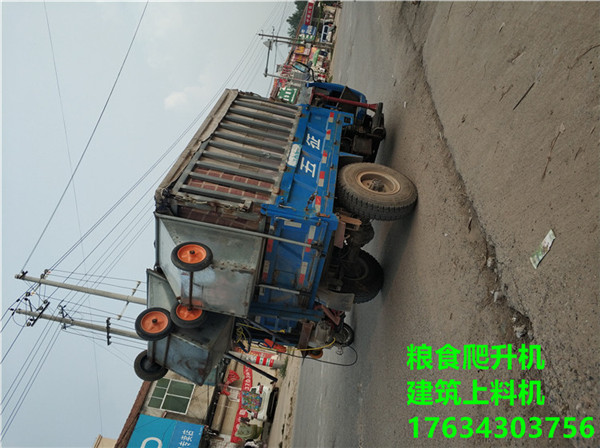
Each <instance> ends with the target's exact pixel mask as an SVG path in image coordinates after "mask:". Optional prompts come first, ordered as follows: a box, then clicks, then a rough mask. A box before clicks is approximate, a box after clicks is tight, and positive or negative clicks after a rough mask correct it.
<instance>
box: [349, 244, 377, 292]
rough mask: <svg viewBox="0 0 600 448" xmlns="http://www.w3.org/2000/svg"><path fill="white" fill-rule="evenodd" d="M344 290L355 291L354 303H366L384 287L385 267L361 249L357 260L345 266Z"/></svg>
mask: <svg viewBox="0 0 600 448" xmlns="http://www.w3.org/2000/svg"><path fill="white" fill-rule="evenodd" d="M342 282H343V285H342V292H350V293H354V303H365V302H368V301H369V300H372V299H374V298H375V296H377V294H379V291H381V288H382V287H383V269H382V267H381V265H380V264H379V262H378V261H377V260H376V259H375V258H373V256H371V255H370V254H368V253H367V252H365V251H364V250H362V249H361V251H360V252H359V253H358V257H356V262H355V263H352V264H349V265H348V266H345V268H344V276H343V277H342Z"/></svg>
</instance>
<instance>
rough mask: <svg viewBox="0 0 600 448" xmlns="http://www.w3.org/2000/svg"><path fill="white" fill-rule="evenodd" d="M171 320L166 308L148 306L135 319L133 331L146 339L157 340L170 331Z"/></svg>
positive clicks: (171, 326)
mask: <svg viewBox="0 0 600 448" xmlns="http://www.w3.org/2000/svg"><path fill="white" fill-rule="evenodd" d="M172 328H173V322H172V321H171V317H170V316H169V313H168V312H167V310H164V309H162V308H157V307H156V308H148V309H147V310H145V311H143V312H142V313H140V315H139V316H138V317H137V319H136V321H135V331H136V332H137V334H138V335H139V336H140V337H141V338H142V339H145V340H146V341H157V340H159V339H162V338H164V337H165V336H166V335H168V334H169V333H170V332H171V329H172Z"/></svg>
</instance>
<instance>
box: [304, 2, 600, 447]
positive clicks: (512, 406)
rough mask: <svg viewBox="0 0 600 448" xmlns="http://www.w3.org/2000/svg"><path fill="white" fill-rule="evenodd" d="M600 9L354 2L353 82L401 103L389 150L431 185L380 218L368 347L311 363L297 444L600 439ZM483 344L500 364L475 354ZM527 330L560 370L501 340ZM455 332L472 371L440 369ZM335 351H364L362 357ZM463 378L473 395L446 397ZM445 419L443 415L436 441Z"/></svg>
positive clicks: (421, 184) (460, 388)
mask: <svg viewBox="0 0 600 448" xmlns="http://www.w3.org/2000/svg"><path fill="white" fill-rule="evenodd" d="M599 10H600V6H599V4H597V3H587V4H581V3H578V4H570V3H569V4H566V3H425V2H422V3H418V2H416V3H411V2H404V3H371V2H367V3H350V2H344V3H343V8H342V10H341V11H340V14H341V15H340V17H339V27H338V30H337V43H336V50H335V55H334V63H333V74H334V81H335V82H339V83H345V84H348V85H350V86H351V87H354V88H356V89H358V90H361V91H363V92H364V93H365V94H366V95H367V97H368V99H369V101H370V102H377V101H382V102H384V112H385V118H386V128H387V131H388V134H387V138H386V140H385V141H384V142H383V144H382V147H381V150H380V155H379V157H378V162H379V163H383V164H386V165H389V166H391V167H394V168H396V169H397V170H399V171H400V172H402V173H404V174H405V175H407V176H408V177H410V178H411V179H412V180H413V181H414V182H415V184H416V185H417V188H418V190H419V200H418V204H417V208H416V210H415V212H414V214H413V215H411V216H410V217H408V218H406V219H404V220H402V221H397V222H378V223H375V230H376V237H375V240H374V241H372V242H371V243H370V244H369V245H368V246H367V247H366V249H367V250H368V251H369V252H370V253H371V254H373V255H374V256H375V257H376V258H377V259H378V260H379V261H380V262H381V264H382V266H383V268H384V270H385V273H386V280H385V286H384V288H383V291H382V292H381V294H380V295H379V296H378V297H377V298H376V299H374V300H373V301H371V302H369V303H367V304H363V305H359V306H356V307H355V310H354V312H353V314H352V316H351V317H350V323H351V325H352V326H353V327H354V328H355V331H356V342H355V344H354V348H355V350H356V353H357V354H358V355H357V356H358V360H357V361H356V363H355V364H354V365H353V366H346V367H344V366H338V365H332V364H325V363H319V362H316V361H313V360H308V359H307V360H305V361H304V364H303V366H302V371H301V378H300V386H299V391H298V397H297V405H296V410H295V423H294V432H293V446H295V447H354V446H358V447H365V448H367V447H369V448H370V447H413V446H414V447H416V446H424V447H438V446H444V447H446V446H460V447H464V446H492V445H493V446H536V447H537V446H542V447H545V446H553V447H562V446H567V447H570V446H577V447H588V446H589V447H598V446H600V435H599V434H600V411H599V399H600V398H599V397H600V387H599V382H598V378H599V373H598V372H599V371H600V362H599V361H600V358H599V354H598V348H599V347H600V339H599V335H600V325H599V322H600V320H599V312H598V311H599V310H598V273H599V257H598V254H599V253H600V252H599V250H598V249H599V244H598V242H599V241H598V237H599V229H598V212H599V203H600V201H599V185H600V183H599V182H598V180H599V179H598V177H599V172H600V171H599V164H598V155H599V151H598V149H599V148H598V146H599V143H598V142H599V137H598V136H599V133H600V125H599V122H598V115H599V107H598V104H599V92H598V72H599V71H600V67H599V66H598V57H599V55H600V31H599V27H598V23H600V14H599ZM596 69H597V70H596ZM550 230H553V232H554V234H555V236H556V239H555V240H554V244H553V246H552V248H551V249H550V251H549V252H548V254H547V255H546V257H545V258H544V259H543V261H542V262H541V264H540V265H539V266H538V268H537V269H534V267H533V266H532V264H531V262H530V260H529V257H530V256H531V255H532V254H533V253H534V252H535V250H536V249H537V248H538V246H539V245H540V243H541V242H542V240H543V239H544V237H545V236H546V235H547V234H548V232H549V231H550ZM411 344H412V345H413V346H419V347H422V349H423V350H424V351H423V353H425V355H426V353H427V350H428V349H431V351H432V354H433V356H432V365H431V368H428V367H426V366H425V364H427V362H426V361H427V359H428V358H427V356H423V357H421V358H420V359H421V361H422V362H423V363H424V365H423V368H422V369H418V368H417V366H416V365H413V369H411V368H410V366H409V365H408V363H407V361H408V356H407V352H408V349H407V347H409V346H410V345H411ZM448 344H449V345H450V346H451V347H450V348H449V347H448ZM470 344H473V345H479V346H481V347H480V350H483V351H480V354H481V355H482V358H480V361H482V362H481V363H480V366H479V367H480V368H475V367H473V368H471V369H465V368H463V366H464V364H463V363H464V358H466V356H464V354H465V350H466V349H465V345H470ZM508 344H512V347H513V351H514V352H516V353H517V354H518V349H519V348H520V347H521V344H525V347H526V350H528V351H527V352H526V353H529V354H534V352H533V351H531V349H530V348H527V347H531V346H534V347H539V350H540V355H541V359H543V360H544V363H543V369H541V368H536V367H541V365H540V364H541V363H539V364H535V365H534V366H532V368H529V369H525V370H524V369H523V368H522V366H521V364H520V362H519V361H518V359H515V360H514V361H513V365H512V370H509V368H508V361H507V360H506V359H502V358H498V357H496V356H495V354H496V353H503V352H502V351H495V350H496V349H493V348H492V347H493V346H498V345H500V346H503V345H504V346H507V345H508ZM443 347H445V353H448V350H452V349H456V350H459V351H460V353H459V354H458V355H457V359H458V362H459V365H458V367H459V368H458V369H455V368H452V367H450V368H446V369H440V366H439V362H440V359H441V357H440V356H439V355H438V354H436V353H435V351H436V350H439V349H441V348H443ZM486 349H487V350H488V354H489V355H490V356H489V357H488V358H487V363H486V362H485V361H486V358H485V356H483V355H484V354H485V350H486ZM492 352H494V356H491V355H492ZM496 359H497V360H498V361H499V365H498V367H497V368H495V369H494V368H493V364H494V363H495V360H496ZM323 360H326V361H329V362H335V363H338V364H352V363H354V362H355V353H354V352H353V351H352V350H345V352H344V354H343V355H342V356H338V355H336V353H335V352H330V353H328V354H327V356H326V357H325V358H323ZM486 367H487V368H486ZM496 380H497V381H499V382H500V383H502V384H500V383H496V387H495V390H496V391H498V390H499V391H500V392H498V393H495V396H496V397H498V396H500V397H501V398H497V399H496V400H497V401H496V402H497V405H495V404H494V401H493V399H492V396H493V394H492V388H494V386H493V384H494V381H496ZM440 381H442V383H439V382H440ZM411 382H413V383H414V385H413V383H411ZM458 382H460V383H458ZM474 382H476V383H474ZM417 384H418V385H419V386H421V387H420V389H417V388H416V385H417ZM452 384H454V390H455V391H456V392H455V395H454V396H455V397H456V396H457V397H460V400H461V401H460V404H455V403H456V402H457V401H456V399H452V400H449V401H448V396H447V395H446V404H444V401H441V400H442V398H443V397H444V395H443V391H444V390H445V389H444V388H445V387H446V388H447V387H448V385H452ZM409 386H410V387H409ZM413 386H414V387H413ZM498 386H500V387H498ZM521 387H522V388H523V389H521ZM536 387H539V391H538V390H536ZM478 388H480V389H478ZM511 388H514V390H513V389H511ZM416 390H417V391H420V392H422V394H421V395H419V394H416V395H415V394H413V392H415V391H416ZM409 391H411V392H410V393H409ZM523 391H527V394H529V393H530V392H531V396H530V397H529V398H527V397H526V395H524V392H523ZM411 394H412V395H411ZM536 394H537V395H536ZM409 395H410V397H409ZM511 396H513V398H512V399H511V398H510V397H511ZM409 398H410V400H411V401H413V403H411V404H408V402H409ZM428 400H431V403H432V404H414V403H415V402H418V403H427V402H428ZM528 400H531V402H530V403H529V404H528V403H527V401H528ZM464 401H467V402H469V401H471V402H477V403H479V404H465V403H463V402H464ZM485 401H488V403H487V404H485ZM511 402H512V403H511ZM542 402H543V404H542ZM414 417H418V418H419V432H418V437H417V438H415V423H414V422H415V420H414ZM425 417H435V418H439V419H440V421H439V425H438V426H437V427H436V429H435V430H434V431H433V434H432V437H431V438H429V437H428V435H429V432H430V428H431V425H432V424H431V422H430V421H425V420H424V418H425ZM452 417H455V418H456V420H455V423H457V427H458V428H457V430H456V433H453V430H452V428H451V426H452V420H448V422H449V424H448V425H447V426H446V428H445V433H446V434H445V435H444V428H443V421H444V420H446V419H451V418H452ZM552 417H558V419H559V420H558V424H557V426H556V428H554V434H553V437H550V436H549V434H550V432H551V431H552V430H553V428H552V426H553V420H551V418H552ZM568 417H571V418H573V419H574V422H575V426H576V430H575V432H576V436H575V437H573V438H565V437H564V436H565V435H566V436H569V435H570V434H571V432H572V430H571V429H569V424H570V423H571V422H572V421H571V420H567V421H566V422H567V423H568V424H567V425H565V418H568ZM586 417H594V420H595V422H594V424H595V426H597V427H598V428H597V430H596V432H597V433H598V434H596V435H595V436H594V437H592V438H587V437H584V436H585V434H583V435H582V431H583V432H584V433H585V432H586V431H588V430H587V429H586V428H582V427H581V423H582V422H584V423H585V421H584V419H585V418H586ZM461 418H462V420H461ZM488 418H489V419H490V425H489V429H490V431H489V433H488V437H487V438H486V436H485V432H486V427H485V424H484V425H483V426H480V425H481V423H482V422H484V421H485V420H486V419H488ZM503 418H504V419H506V430H505V429H503V427H502V424H503ZM520 418H522V419H523V420H521V419H520ZM536 418H537V419H540V420H537V419H536ZM410 419H413V420H411V422H409V420H410ZM469 419H470V420H469ZM546 419H550V420H546ZM469 421H472V423H469ZM538 421H539V422H541V423H540V425H539V429H537V428H536V426H537V424H538ZM511 423H512V426H511ZM521 425H524V427H523V429H521ZM565 427H566V429H565ZM471 432H472V433H471ZM538 433H539V434H541V436H540V437H539V438H532V436H535V435H537V434H538ZM461 435H462V437H461Z"/></svg>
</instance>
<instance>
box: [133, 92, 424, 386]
mask: <svg viewBox="0 0 600 448" xmlns="http://www.w3.org/2000/svg"><path fill="white" fill-rule="evenodd" d="M302 98H305V100H304V103H303V104H294V105H292V104H286V103H281V102H276V101H273V100H270V99H266V98H263V97H261V96H258V95H255V94H252V93H245V92H241V91H237V90H226V91H225V92H224V93H223V94H222V96H221V98H220V99H219V100H218V102H217V104H216V105H215V106H214V108H213V110H212V112H211V113H210V114H209V116H208V118H207V119H206V120H205V121H204V123H203V124H202V125H201V126H200V128H199V129H198V131H197V132H196V134H195V135H194V137H193V138H192V140H191V141H190V143H189V144H188V145H187V147H186V148H185V150H184V151H183V153H182V154H181V156H180V157H179V159H178V160H177V162H176V163H175V165H174V166H173V167H172V169H171V170H170V172H169V173H168V175H167V176H166V178H165V179H164V180H163V181H162V183H161V184H160V186H159V187H158V189H157V190H156V194H155V202H156V209H155V213H154V214H155V218H156V219H155V222H156V239H155V249H156V259H155V262H154V266H153V268H151V269H148V270H147V281H148V288H147V290H148V297H147V309H145V310H144V311H143V312H142V313H140V315H139V316H138V318H137V320H136V332H137V333H138V335H139V336H140V337H141V338H143V339H145V340H147V341H148V349H147V350H146V351H144V352H142V353H140V355H139V356H138V357H137V359H136V360H135V363H134V367H135V371H136V373H137V374H138V376H140V377H141V378H142V379H145V380H150V381H152V380H156V379H158V378H160V377H161V376H163V375H164V374H165V373H166V372H167V371H168V370H173V371H174V372H176V373H178V374H179V375H181V376H183V377H185V378H187V379H189V380H190V381H193V382H195V383H197V384H203V383H204V381H205V379H206V378H207V377H208V375H209V374H210V372H211V370H212V369H213V368H214V366H215V365H216V364H217V363H218V362H219V361H220V360H221V359H222V358H223V357H224V356H229V354H230V352H231V351H232V350H233V349H234V348H236V347H238V348H239V349H241V350H242V351H249V349H250V344H251V343H253V342H254V343H261V344H263V345H265V344H266V345H268V346H273V347H277V346H291V347H295V348H296V349H298V350H300V351H301V353H302V354H304V355H306V356H312V357H314V358H318V357H320V356H321V355H322V353H323V350H324V349H327V348H331V347H335V346H342V347H343V346H347V345H349V344H351V343H352V342H353V340H354V331H353V330H352V328H351V327H350V326H349V325H348V324H347V323H346V322H345V321H344V319H345V316H346V313H347V312H349V311H351V310H352V308H353V306H354V304H357V303H363V302H367V301H369V300H371V299H373V298H374V297H375V296H376V295H377V294H378V292H379V291H380V290H381V288H382V286H383V270H382V268H381V266H380V265H379V263H378V262H377V260H376V259H375V258H374V257H373V256H371V255H370V254H368V253H367V252H366V251H364V250H363V249H362V247H363V246H364V245H366V244H367V243H368V242H369V241H370V240H371V239H372V238H373V236H374V231H373V227H372V225H371V221H372V220H378V219H380V220H395V219H399V218H401V217H402V216H404V215H406V214H407V213H410V212H411V210H412V209H413V207H414V206H415V202H416V200H417V191H416V188H415V186H414V184H413V183H412V182H411V181H410V180H409V179H408V178H406V177H405V176H403V175H402V174H400V173H398V172H397V171H395V170H393V169H391V168H388V167H385V166H382V165H377V164H375V163H372V162H373V161H374V160H375V157H376V155H377V150H378V148H379V143H380V141H381V140H382V139H383V138H384V137H385V128H384V126H383V112H382V107H383V106H382V104H381V103H379V104H367V103H366V98H365V97H364V95H362V94H361V93H360V92H357V91H356V90H353V89H348V88H347V87H345V86H340V85H336V84H324V83H313V84H309V85H307V87H306V89H305V91H304V92H303V96H302Z"/></svg>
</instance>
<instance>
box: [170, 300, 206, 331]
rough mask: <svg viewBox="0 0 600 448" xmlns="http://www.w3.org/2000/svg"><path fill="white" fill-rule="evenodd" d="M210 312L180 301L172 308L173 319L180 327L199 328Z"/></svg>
mask: <svg viewBox="0 0 600 448" xmlns="http://www.w3.org/2000/svg"><path fill="white" fill-rule="evenodd" d="M207 315H208V313H207V312H206V311H204V310H203V309H202V308H197V307H196V308H192V309H189V307H188V306H187V305H183V304H181V303H179V302H177V303H175V305H173V307H172V308H171V320H172V321H173V323H174V324H175V325H177V326H178V327H179V328H198V327H200V326H201V325H202V324H203V323H204V321H205V320H206V317H207Z"/></svg>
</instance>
